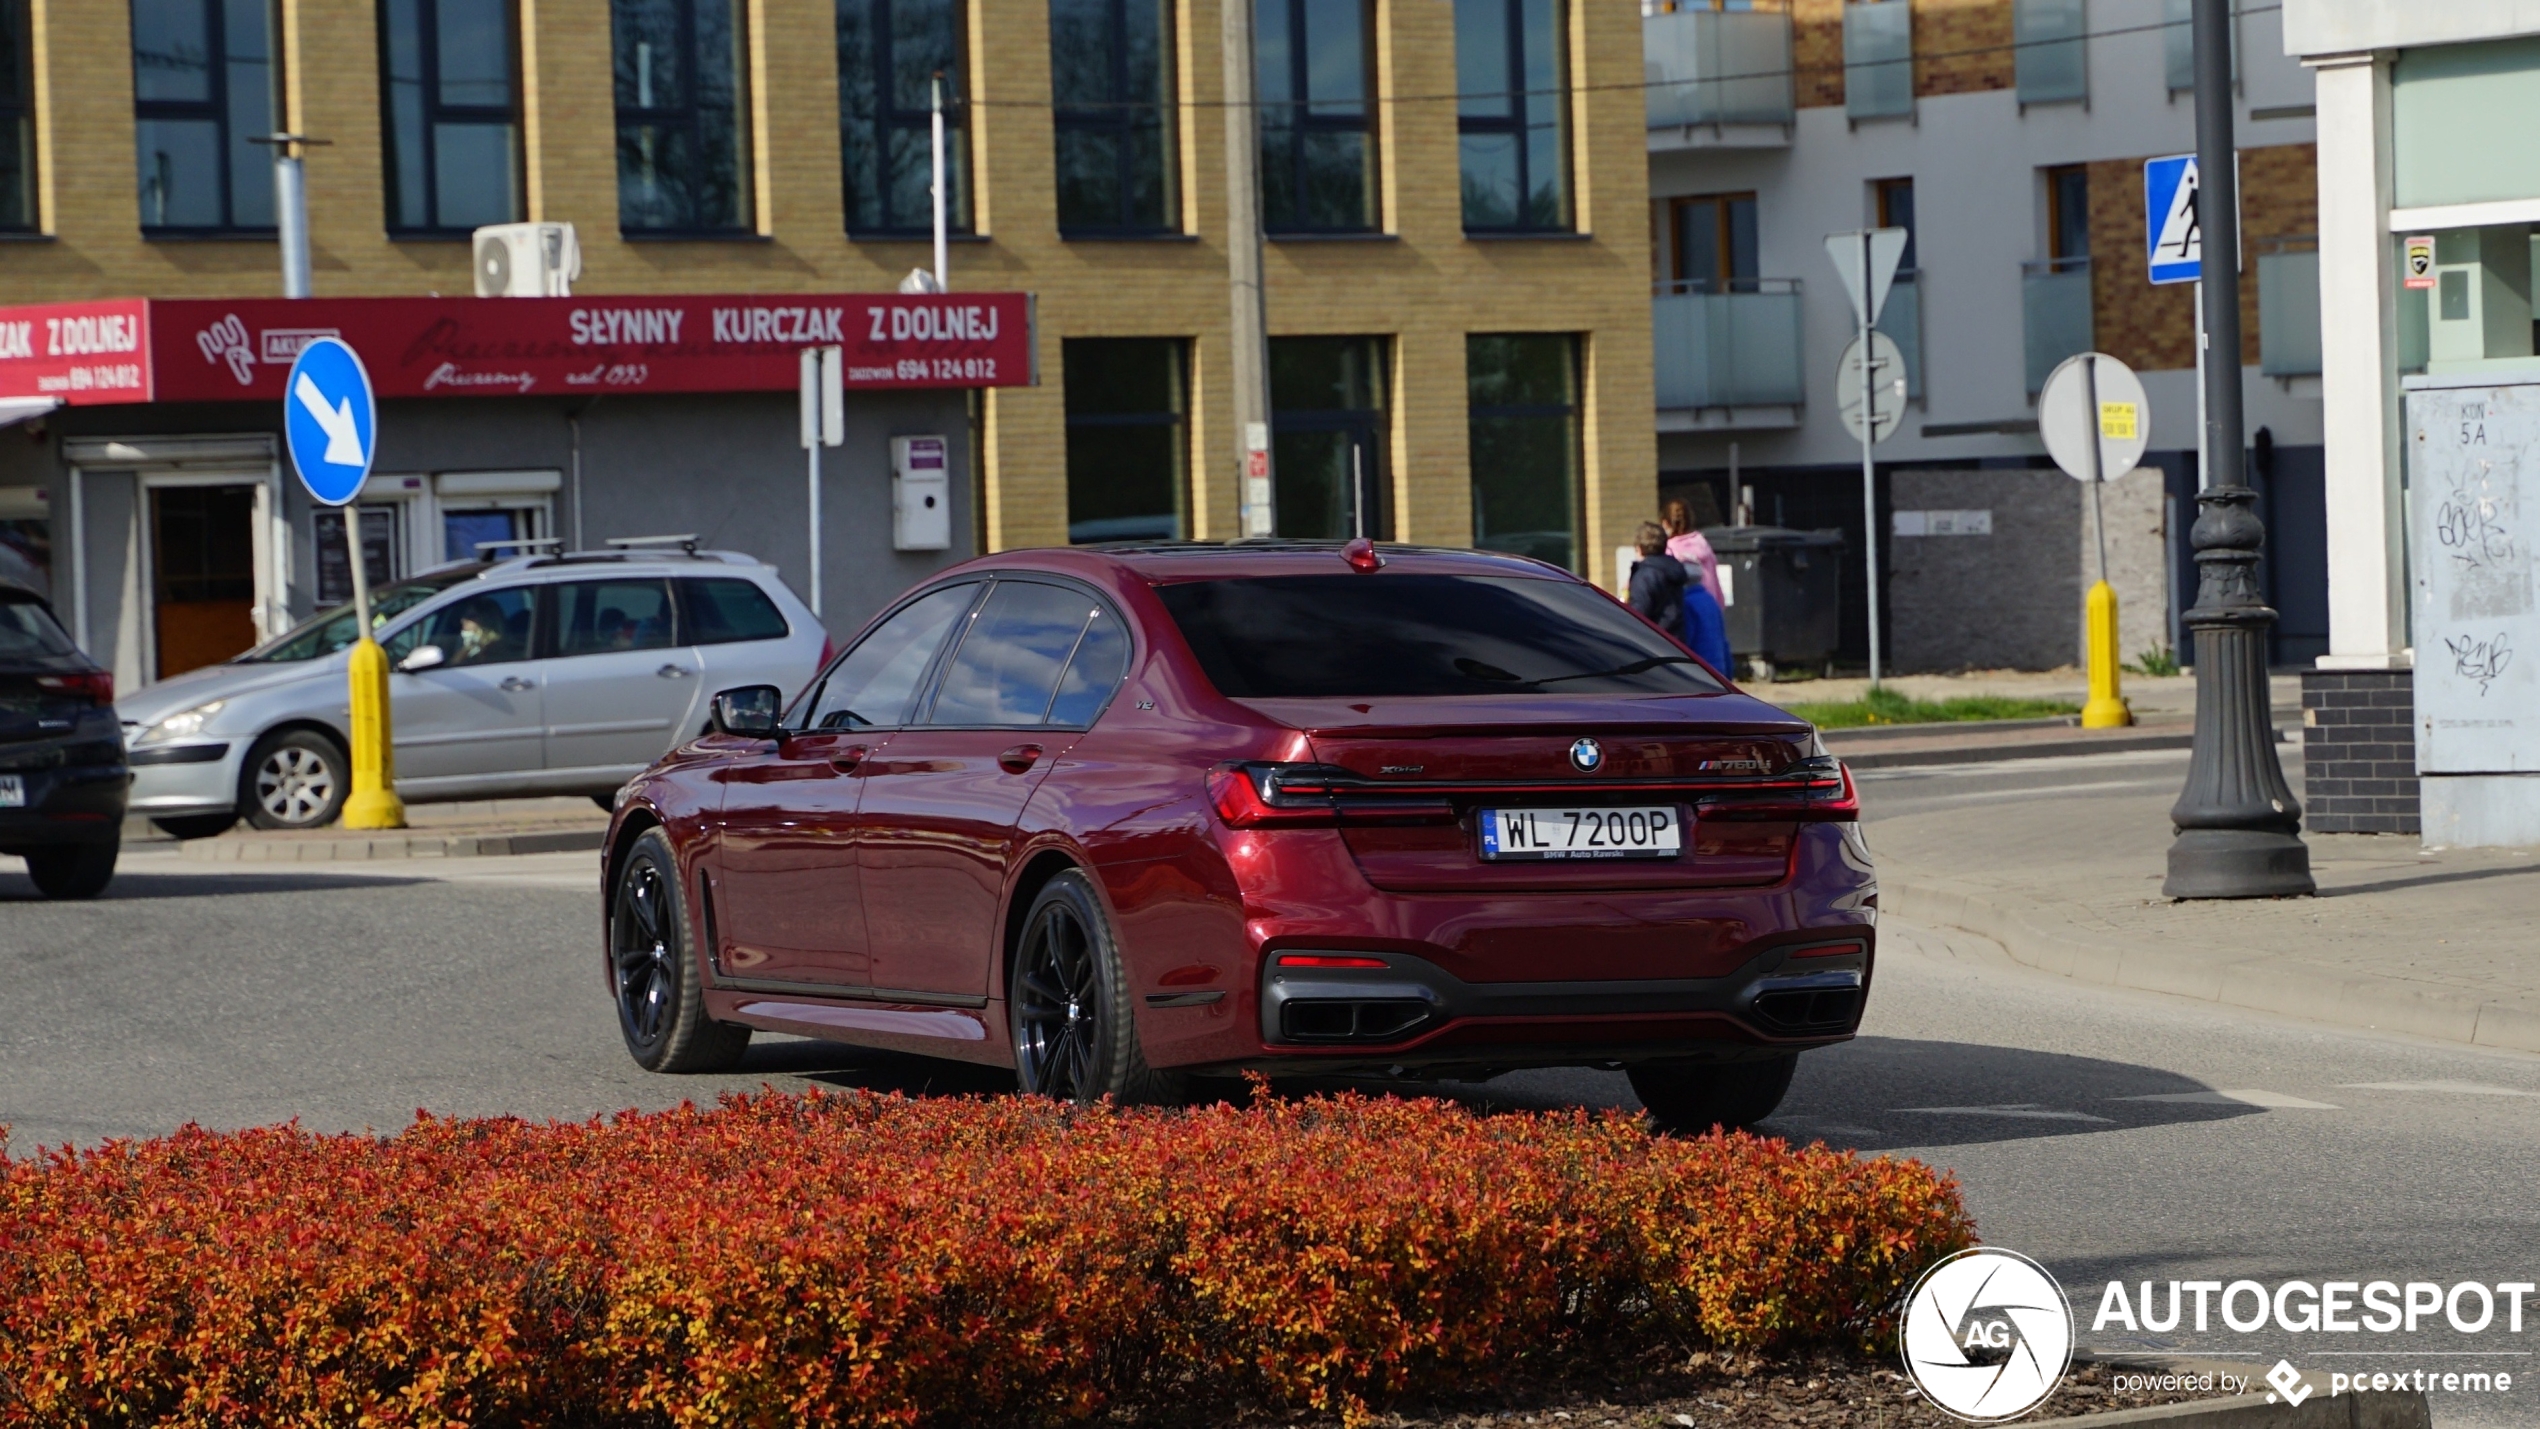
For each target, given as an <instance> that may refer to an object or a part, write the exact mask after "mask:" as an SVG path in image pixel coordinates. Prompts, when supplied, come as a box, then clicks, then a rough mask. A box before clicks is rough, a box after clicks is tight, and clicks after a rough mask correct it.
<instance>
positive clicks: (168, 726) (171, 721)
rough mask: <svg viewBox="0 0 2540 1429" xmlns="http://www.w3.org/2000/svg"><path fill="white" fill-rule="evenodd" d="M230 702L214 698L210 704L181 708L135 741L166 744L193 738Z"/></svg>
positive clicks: (145, 731) (138, 742) (137, 742)
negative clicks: (186, 708)
mask: <svg viewBox="0 0 2540 1429" xmlns="http://www.w3.org/2000/svg"><path fill="white" fill-rule="evenodd" d="M228 703H229V701H227V700H213V701H212V702H211V703H209V704H201V705H196V706H195V707H194V708H192V709H190V710H179V711H177V712H176V713H175V714H172V715H169V716H168V717H167V718H166V719H163V720H161V721H159V722H158V723H157V724H154V725H152V726H150V727H149V728H148V729H147V730H144V731H142V735H141V737H140V738H139V739H136V740H134V741H133V743H135V744H165V743H166V742H168V741H169V740H171V739H192V738H193V737H194V736H196V735H198V734H201V733H202V732H203V726H204V725H206V724H209V723H210V722H211V718H212V716H214V715H216V714H219V713H220V712H221V709H222V708H223V707H224V706H226V705H227V704H228Z"/></svg>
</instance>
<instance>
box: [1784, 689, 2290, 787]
mask: <svg viewBox="0 0 2540 1429" xmlns="http://www.w3.org/2000/svg"><path fill="white" fill-rule="evenodd" d="M1883 683H1884V684H1885V685H1886V686H1887V688H1889V689H1892V690H1895V691H1896V692H1898V693H1899V694H1902V695H1905V696H1907V697H1909V698H1912V699H1920V700H1947V699H1957V698H1962V697H1967V696H1977V695H1999V696H2008V697H2012V698H2017V699H2032V700H2069V701H2071V702H2072V703H2074V704H2080V703H2081V702H2082V701H2083V700H2084V699H2086V698H2088V696H2089V693H2090V690H2089V680H2088V679H2087V678H2086V677H2085V676H2084V675H2083V674H2082V672H2080V671H2079V670H2072V669H2065V670H2046V671H2039V672H2030V671H2024V670H1986V671H1977V672H1975V673H1972V674H1966V675H1902V676H1899V677H1897V678H1895V679H1893V680H1888V681H1885V682H1883ZM2268 684H2269V690H2268V701H2269V704H2270V706H2271V709H2272V712H2273V715H2274V718H2275V725H2276V728H2277V730H2278V731H2280V732H2286V733H2285V738H2286V739H2287V740H2288V741H2289V742H2294V741H2299V739H2300V738H2301V736H2300V734H2299V733H2298V731H2299V730H2300V728H2301V723H2302V682H2301V677H2300V676H2298V675H2275V676H2271V677H2270V678H2269V681H2268ZM1869 687H1870V682H1869V681H1867V680H1853V679H1844V680H1794V681H1788V682H1776V683H1773V684H1769V685H1748V686H1744V687H1743V688H1744V689H1745V690H1746V692H1747V693H1749V694H1751V695H1754V696H1755V697H1756V698H1758V699H1763V700H1770V701H1772V702H1773V703H1775V704H1779V705H1784V706H1788V705H1793V704H1812V703H1818V702H1831V701H1844V700H1856V699H1859V698H1861V696H1862V695H1863V694H1864V693H1866V692H1867V691H1868V689H1869ZM2121 688H2122V690H2123V692H2124V694H2125V697H2126V702H2127V703H2128V705H2129V706H2131V707H2132V709H2133V710H2134V721H2135V722H2134V723H2133V724H2132V725H2130V726H2127V727H2125V728H2121V729H2089V730H2086V729H2083V728H2081V720H2080V717H2079V716H2078V715H2067V716H2062V717H2059V718H2049V719H2033V720H1976V721H1967V722H1964V723H1938V724H1888V725H1872V726H1870V727H1868V728H1863V729H1839V730H1829V731H1827V732H1826V735H1825V741H1826V748H1827V749H1829V750H1832V751H1833V752H1834V753H1836V754H1839V755H1841V756H1842V757H1843V760H1844V762H1845V763H1846V764H1849V765H1851V766H1852V767H1853V768H1855V769H1886V768H1894V767H1896V766H1899V765H1907V764H1956V763H1969V762H1975V761H1982V760H1993V759H2042V758H2060V757H2062V756H2065V755H2072V754H2115V753H2119V752H2121V751H2129V750H2139V749H2185V748H2187V747H2188V746H2190V745H2191V744H2193V743H2194V742H2195V733H2196V677H2195V676H2193V675H2173V676H2169V677H2166V678H2163V679H2149V678H2146V677H2143V676H2139V675H2129V676H2127V677H2126V678H2125V680H2124V681H2123V683H2122V686H2121Z"/></svg>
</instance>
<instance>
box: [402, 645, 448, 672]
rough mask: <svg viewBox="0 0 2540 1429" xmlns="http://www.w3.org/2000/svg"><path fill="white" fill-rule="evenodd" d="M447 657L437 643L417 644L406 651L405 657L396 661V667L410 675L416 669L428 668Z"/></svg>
mask: <svg viewBox="0 0 2540 1429" xmlns="http://www.w3.org/2000/svg"><path fill="white" fill-rule="evenodd" d="M449 658H450V657H449V656H448V655H447V654H446V653H444V652H443V651H442V649H441V647H440V646H438V645H418V646H416V647H415V648H413V649H412V650H409V651H407V652H406V658H404V659H403V660H400V661H398V662H397V668H398V670H399V671H401V672H402V673H405V674H408V675H411V674H413V673H414V672H415V671H417V670H429V669H431V668H432V667H433V666H435V665H438V664H441V663H442V662H444V661H446V660H448V659H449Z"/></svg>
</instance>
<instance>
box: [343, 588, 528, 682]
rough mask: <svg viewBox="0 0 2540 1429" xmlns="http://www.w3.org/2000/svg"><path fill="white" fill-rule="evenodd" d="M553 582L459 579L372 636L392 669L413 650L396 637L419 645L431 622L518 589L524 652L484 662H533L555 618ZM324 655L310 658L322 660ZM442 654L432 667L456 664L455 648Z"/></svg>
mask: <svg viewBox="0 0 2540 1429" xmlns="http://www.w3.org/2000/svg"><path fill="white" fill-rule="evenodd" d="M553 584H555V582H553V581H516V582H513V583H512V584H510V585H488V586H485V587H482V588H477V587H476V586H475V583H474V581H473V580H467V581H461V582H459V583H458V584H457V585H454V586H452V587H450V588H449V589H448V590H446V591H442V592H441V593H440V594H438V595H436V596H434V597H433V598H432V599H430V600H427V601H421V602H418V603H417V605H416V607H415V608H414V609H413V610H412V611H411V613H409V614H408V616H407V617H406V619H405V621H404V622H403V623H402V624H399V625H396V626H393V627H384V628H382V629H380V630H377V631H375V632H373V635H372V638H373V639H375V640H377V641H378V642H379V648H380V649H381V650H382V651H385V652H387V653H388V663H389V666H390V668H392V669H393V668H395V666H396V664H397V662H398V661H400V660H402V659H404V658H405V657H406V655H408V654H411V653H413V650H414V645H413V644H410V645H407V646H405V647H404V649H403V650H402V651H401V650H399V649H397V648H396V642H398V641H399V640H402V639H405V638H406V637H407V636H409V635H411V636H413V637H414V642H415V644H420V643H422V641H423V637H424V636H425V635H427V634H429V633H430V632H431V626H432V622H434V621H436V620H439V619H440V618H441V617H442V616H443V615H445V614H448V613H451V612H454V611H456V610H457V609H458V608H459V607H461V606H463V605H465V604H467V603H468V602H469V601H471V600H474V599H477V598H478V597H480V596H481V597H484V598H486V599H499V598H500V597H503V596H506V595H509V594H511V593H512V592H514V591H519V592H521V593H523V594H525V595H527V596H528V597H529V639H528V641H527V642H526V644H525V645H524V646H523V647H522V648H523V650H524V652H525V653H523V654H520V655H517V656H514V657H512V658H510V659H506V660H488V661H485V662H483V663H484V664H488V665H526V664H529V663H530V662H532V661H536V660H544V659H546V658H547V655H546V653H545V652H546V649H547V645H548V638H549V637H548V631H547V627H548V626H549V625H550V624H551V623H552V622H553V621H554V620H555V605H556V603H555V602H554V601H553V600H551V599H549V598H548V596H547V587H548V586H550V585H553ZM332 653H333V652H332V651H329V652H326V654H332ZM326 654H320V655H315V656H312V657H310V658H312V659H318V660H323V659H325V658H326ZM441 654H442V658H443V663H442V664H440V665H436V666H433V667H432V668H434V669H448V668H451V667H453V666H455V665H457V660H456V652H455V651H449V650H444V651H442V652H441ZM466 668H471V669H472V668H475V662H471V663H470V664H469V665H468V666H467V667H466Z"/></svg>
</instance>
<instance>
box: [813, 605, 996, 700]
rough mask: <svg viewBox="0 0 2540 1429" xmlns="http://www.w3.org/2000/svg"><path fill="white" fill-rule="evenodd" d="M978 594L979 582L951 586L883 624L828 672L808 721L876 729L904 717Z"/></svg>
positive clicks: (857, 643)
mask: <svg viewBox="0 0 2540 1429" xmlns="http://www.w3.org/2000/svg"><path fill="white" fill-rule="evenodd" d="M978 593H979V587H978V586H976V585H957V586H947V587H945V588H944V589H942V590H939V591H936V592H934V593H932V594H930V595H925V596H921V597H919V598H918V599H917V600H916V601H915V602H914V603H912V604H911V605H909V606H908V607H907V608H906V609H904V610H902V611H901V612H900V613H899V614H897V615H894V616H892V617H891V618H890V619H888V620H886V621H884V622H882V624H881V625H880V626H878V627H876V628H875V630H874V632H873V633H872V634H870V635H867V636H866V637H864V638H863V639H862V640H859V641H857V642H856V647H855V648H854V649H853V650H850V651H848V652H847V657H846V658H845V659H843V660H840V661H839V662H838V663H837V665H836V666H835V667H834V668H833V669H832V670H831V671H830V672H829V678H828V680H827V681H825V682H824V683H823V684H822V685H821V687H820V693H819V694H818V695H816V696H814V697H813V699H812V706H811V718H810V719H808V720H806V721H804V723H805V724H807V725H808V726H809V727H811V728H813V729H873V728H875V727H877V726H886V725H896V724H898V723H900V722H901V721H903V720H905V719H906V718H907V717H908V707H909V704H910V702H911V701H913V700H915V699H916V698H917V684H918V681H920V680H923V679H925V678H926V667H927V666H928V665H930V664H932V663H933V662H934V659H935V652H936V651H937V650H940V649H942V648H943V645H944V636H945V634H946V632H948V631H950V630H951V629H952V626H953V622H954V621H955V620H957V619H959V618H960V616H961V613H962V612H963V611H966V610H968V609H969V608H970V602H971V599H972V597H974V596H976V595H977V594H978Z"/></svg>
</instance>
